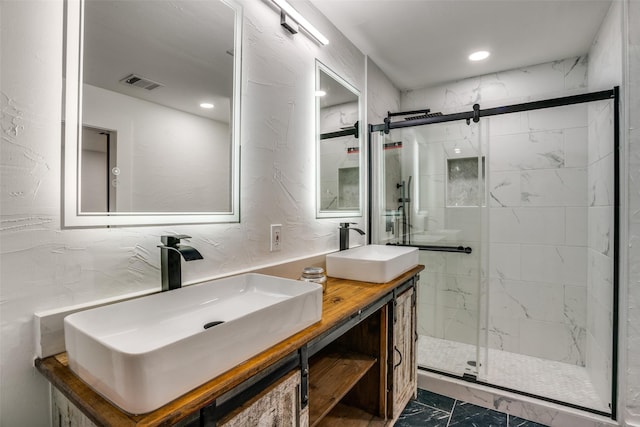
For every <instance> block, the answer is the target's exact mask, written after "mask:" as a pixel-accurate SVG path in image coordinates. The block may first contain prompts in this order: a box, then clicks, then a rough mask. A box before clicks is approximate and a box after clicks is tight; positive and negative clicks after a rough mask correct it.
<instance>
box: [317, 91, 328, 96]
mask: <svg viewBox="0 0 640 427" xmlns="http://www.w3.org/2000/svg"><path fill="white" fill-rule="evenodd" d="M326 94H327V92H325V91H324V90H317V91H316V96H325V95H326Z"/></svg>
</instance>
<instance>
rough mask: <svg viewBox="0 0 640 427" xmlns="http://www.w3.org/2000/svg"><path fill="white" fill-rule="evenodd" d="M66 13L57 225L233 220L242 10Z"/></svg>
mask: <svg viewBox="0 0 640 427" xmlns="http://www.w3.org/2000/svg"><path fill="white" fill-rule="evenodd" d="M66 9H67V16H66V50H65V73H64V74H65V75H64V78H65V109H64V123H63V135H64V137H63V143H64V225H65V226H68V227H89V226H107V225H153V224H188V223H211V222H237V221H239V199H240V195H239V170H240V167H239V152H240V143H239V129H240V105H239V104H240V70H241V45H240V43H241V39H242V37H241V26H242V9H241V7H240V6H239V5H238V4H236V3H235V2H233V1H232V0H212V1H201V0H154V1H133V0H68V1H67V3H66Z"/></svg>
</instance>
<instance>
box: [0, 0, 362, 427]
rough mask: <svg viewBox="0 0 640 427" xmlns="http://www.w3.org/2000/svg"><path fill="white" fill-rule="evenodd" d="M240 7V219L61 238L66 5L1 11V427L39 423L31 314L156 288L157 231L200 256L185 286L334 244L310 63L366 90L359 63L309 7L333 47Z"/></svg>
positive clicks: (260, 5)
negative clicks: (319, 208)
mask: <svg viewBox="0 0 640 427" xmlns="http://www.w3.org/2000/svg"><path fill="white" fill-rule="evenodd" d="M240 3H241V4H242V5H243V7H244V14H245V17H244V30H243V32H244V33H243V40H244V46H243V60H244V63H243V81H242V129H241V141H242V166H241V173H242V176H241V186H242V188H241V194H242V196H241V223H239V224H214V225H189V226H163V227H128V228H109V229H79V230H66V229H61V227H60V209H61V198H60V194H61V171H62V169H61V144H60V122H61V117H62V115H61V104H62V98H61V93H62V37H63V26H62V23H63V3H62V1H59V0H47V1H29V0H25V1H3V2H2V13H1V18H0V19H1V31H2V34H1V36H2V53H1V55H2V57H1V64H2V65H1V66H2V70H1V71H2V73H1V77H0V78H1V81H0V91H1V94H0V96H1V97H2V99H1V100H2V104H1V106H2V118H1V121H0V123H1V124H2V146H1V154H2V158H1V173H2V175H1V176H2V182H1V195H0V197H1V198H0V201H1V214H2V216H1V221H2V222H1V229H0V230H1V231H0V233H1V234H0V237H1V245H2V246H1V249H0V250H1V272H0V274H1V276H0V279H1V280H0V304H1V305H0V310H1V312H0V316H1V326H2V327H1V337H0V345H1V349H0V352H1V353H0V359H1V362H0V363H1V365H0V400H1V407H0V414H1V415H0V424H1V425H2V426H46V425H48V424H49V419H48V418H49V415H48V407H49V399H48V387H47V381H46V380H45V379H44V378H43V377H42V376H41V375H40V374H39V373H38V372H37V371H36V370H35V369H34V368H33V355H34V344H33V341H34V340H33V325H32V316H33V313H34V312H36V311H41V310H46V309H51V308H57V307H62V306H67V305H71V304H77V303H81V302H86V301H92V300H95V299H100V298H105V297H109V296H116V295H121V294H125V293H129V292H134V291H140V290H144V289H149V288H155V289H159V287H160V271H159V262H160V256H159V252H158V249H157V248H156V245H157V243H158V241H159V236H160V235H161V234H164V233H174V232H175V233H185V234H189V235H191V236H193V239H192V240H191V243H192V245H193V246H194V247H196V248H197V249H199V250H200V251H201V252H202V254H203V256H204V260H203V261H197V262H191V263H189V264H186V265H185V267H184V268H183V273H184V276H185V277H184V278H185V280H186V281H196V280H201V279H204V278H208V277H215V276H219V275H224V274H229V273H233V272H236V271H240V270H244V269H248V268H252V267H257V266H260V265H265V264H271V263H278V262H283V261H287V260H291V259H294V258H298V257H303V256H310V255H313V254H318V253H323V252H328V251H332V250H336V249H337V247H338V222H339V219H333V220H317V219H315V206H314V200H315V197H314V194H315V172H314V171H315V148H314V96H313V90H314V76H315V60H316V58H318V59H320V60H321V61H322V62H323V63H324V64H326V65H327V66H329V67H330V68H331V69H333V70H335V71H336V72H337V73H339V74H340V75H342V76H343V77H344V78H345V80H347V81H348V82H349V83H350V84H352V85H353V86H355V87H356V88H358V89H359V90H360V91H364V82H365V76H364V72H365V58H364V56H363V55H362V53H361V52H360V51H359V50H358V49H357V48H355V47H354V46H353V45H352V44H351V43H350V42H349V41H348V40H346V39H345V38H344V37H343V36H342V35H341V34H339V33H338V32H337V30H336V29H335V28H334V27H333V26H332V25H331V24H330V23H329V22H328V21H327V20H326V18H324V17H323V16H322V15H320V13H319V12H317V11H316V10H315V9H313V8H312V7H311V6H310V5H309V4H308V3H307V2H306V1H298V2H296V3H295V4H296V7H297V8H298V9H299V11H300V12H301V13H303V14H304V15H305V16H306V17H307V19H309V21H311V22H313V23H314V24H315V25H316V26H317V27H318V28H319V29H320V30H321V31H322V32H323V33H325V35H326V36H327V37H328V38H329V39H330V40H331V44H330V45H328V46H325V47H320V46H318V45H317V44H316V43H314V42H312V41H310V40H309V39H308V38H307V37H305V36H304V35H303V34H298V35H296V36H291V35H289V34H288V33H286V32H285V31H284V30H283V29H282V27H281V26H280V17H279V13H277V12H276V11H274V10H273V9H272V8H271V6H270V2H269V3H267V2H263V1H259V0H241V1H240ZM358 222H359V226H360V228H363V227H364V220H363V219H362V220H359V221H358ZM271 223H281V224H283V228H282V238H283V240H282V242H283V245H282V250H281V251H280V252H275V253H270V252H269V243H268V242H269V240H268V230H269V224H271ZM363 242H364V238H360V237H354V238H353V244H357V243H363Z"/></svg>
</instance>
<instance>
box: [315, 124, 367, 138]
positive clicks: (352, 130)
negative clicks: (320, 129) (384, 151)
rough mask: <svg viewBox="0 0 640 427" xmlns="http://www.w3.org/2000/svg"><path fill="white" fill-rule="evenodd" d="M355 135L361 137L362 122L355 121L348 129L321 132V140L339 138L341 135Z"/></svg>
mask: <svg viewBox="0 0 640 427" xmlns="http://www.w3.org/2000/svg"><path fill="white" fill-rule="evenodd" d="M350 135H353V137H354V138H355V139H358V138H360V122H355V123H354V125H353V126H351V127H348V128H347V129H343V130H339V131H335V132H326V133H321V134H320V141H324V140H325V139H331V138H338V137H341V136H350Z"/></svg>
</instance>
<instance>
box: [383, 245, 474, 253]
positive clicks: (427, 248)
mask: <svg viewBox="0 0 640 427" xmlns="http://www.w3.org/2000/svg"><path fill="white" fill-rule="evenodd" d="M387 245H388V246H408V247H411V248H418V249H419V250H421V251H434V252H456V253H462V254H470V253H471V252H472V251H473V250H472V249H471V248H470V247H469V246H467V247H465V246H436V245H405V244H402V243H387Z"/></svg>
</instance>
